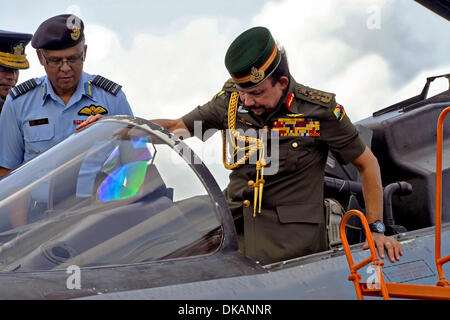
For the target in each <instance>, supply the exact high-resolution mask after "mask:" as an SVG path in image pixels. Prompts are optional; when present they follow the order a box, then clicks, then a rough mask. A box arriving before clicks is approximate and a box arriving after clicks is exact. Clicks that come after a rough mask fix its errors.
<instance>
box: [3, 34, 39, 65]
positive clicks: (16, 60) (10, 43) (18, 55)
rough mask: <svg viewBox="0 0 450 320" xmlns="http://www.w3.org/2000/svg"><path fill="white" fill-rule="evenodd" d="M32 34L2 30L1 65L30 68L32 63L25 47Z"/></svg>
mask: <svg viewBox="0 0 450 320" xmlns="http://www.w3.org/2000/svg"><path fill="white" fill-rule="evenodd" d="M32 37H33V35H32V34H28V33H17V32H11V31H4V30H0V66H3V67H6V68H11V69H28V68H29V67H30V63H29V62H28V60H27V55H26V54H25V47H26V46H27V45H28V43H29V42H30V40H31V38H32Z"/></svg>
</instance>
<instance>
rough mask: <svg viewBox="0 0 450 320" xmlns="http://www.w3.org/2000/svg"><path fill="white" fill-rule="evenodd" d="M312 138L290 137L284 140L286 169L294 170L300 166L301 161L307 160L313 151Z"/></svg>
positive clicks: (313, 143)
mask: <svg viewBox="0 0 450 320" xmlns="http://www.w3.org/2000/svg"><path fill="white" fill-rule="evenodd" d="M314 145H315V142H314V138H310V137H300V138H291V139H289V141H286V142H285V146H284V149H285V153H286V171H288V172H291V171H296V170H298V169H299V168H301V167H302V163H304V162H308V161H309V160H308V159H309V158H310V157H311V153H312V152H313V151H314Z"/></svg>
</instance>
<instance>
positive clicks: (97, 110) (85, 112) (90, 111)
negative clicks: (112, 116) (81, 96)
mask: <svg viewBox="0 0 450 320" xmlns="http://www.w3.org/2000/svg"><path fill="white" fill-rule="evenodd" d="M97 114H101V115H104V114H108V110H106V109H105V108H103V107H101V106H94V105H91V106H90V107H84V108H83V109H81V110H80V112H78V115H79V116H95V115H97Z"/></svg>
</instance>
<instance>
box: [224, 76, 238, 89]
mask: <svg viewBox="0 0 450 320" xmlns="http://www.w3.org/2000/svg"><path fill="white" fill-rule="evenodd" d="M222 90H224V91H228V92H230V91H236V83H235V82H234V81H233V79H231V78H230V79H228V80H227V82H225V84H224V85H223V89H222Z"/></svg>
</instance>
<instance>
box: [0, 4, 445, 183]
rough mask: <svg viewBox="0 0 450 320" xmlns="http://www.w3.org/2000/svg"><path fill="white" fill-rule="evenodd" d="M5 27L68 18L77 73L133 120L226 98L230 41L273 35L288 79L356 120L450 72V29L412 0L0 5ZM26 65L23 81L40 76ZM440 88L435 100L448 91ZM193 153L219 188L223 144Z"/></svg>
mask: <svg viewBox="0 0 450 320" xmlns="http://www.w3.org/2000/svg"><path fill="white" fill-rule="evenodd" d="M0 1H1V2H2V10H1V11H0V29H3V30H10V31H16V32H28V33H34V32H35V31H36V29H37V28H38V26H39V25H40V24H41V23H42V22H43V21H44V20H46V19H48V18H50V17H52V16H55V15H58V14H63V13H75V14H77V15H78V16H80V17H81V18H82V19H83V21H84V23H85V26H86V29H85V33H86V39H87V45H88V52H87V61H86V64H85V67H84V70H85V71H86V72H88V73H90V74H100V75H102V76H104V77H107V78H109V79H111V80H113V81H115V82H117V83H119V84H121V85H122V86H123V90H124V92H125V94H126V95H127V97H128V100H129V102H130V104H131V106H132V109H133V111H134V114H135V115H136V116H138V117H142V118H145V119H157V118H179V117H181V116H182V115H184V114H186V113H187V112H189V111H190V110H192V109H193V108H194V107H196V106H198V105H202V104H204V103H206V102H208V101H209V100H211V99H212V97H213V96H214V95H215V94H216V93H218V92H219V91H221V88H222V86H223V84H224V82H225V81H226V80H227V79H228V78H229V75H228V74H227V71H226V69H225V65H224V57H225V53H226V51H227V49H228V46H229V45H230V44H231V42H232V41H233V40H234V39H235V38H236V37H237V36H238V35H239V34H240V33H242V32H244V31H245V30H247V29H249V28H251V27H253V26H266V27H268V28H269V29H270V30H271V32H272V34H273V36H274V38H275V39H276V40H277V42H278V43H279V45H280V46H282V47H284V48H285V49H286V51H287V54H288V59H289V64H290V68H291V73H292V75H293V76H294V78H295V80H296V81H297V82H299V83H302V84H304V85H307V86H310V87H313V88H317V89H320V90H323V91H328V92H333V93H335V94H336V95H337V98H336V99H337V101H338V102H339V103H340V104H342V105H344V107H345V109H346V112H347V114H348V115H349V116H350V119H351V120H352V121H358V120H362V119H364V118H367V117H369V116H371V115H372V113H373V112H375V111H376V110H379V109H381V108H384V107H387V106H389V105H392V104H394V103H396V102H399V101H401V100H404V99H407V98H409V97H411V96H413V95H417V94H419V93H420V92H421V91H422V89H423V86H424V85H425V82H426V78H427V77H430V76H435V75H440V74H446V73H450V59H449V55H448V52H450V41H449V39H450V37H449V34H450V24H449V23H448V22H447V21H446V20H445V19H443V18H441V17H439V16H437V15H435V14H434V13H432V12H431V11H429V10H427V9H425V8H424V7H422V6H421V5H419V4H418V3H416V2H415V1H412V0H389V1H388V0H318V1H308V0H245V1H244V0H227V1H217V0H189V1H180V0H164V1H153V0H128V1H123V0H120V1H118V0H108V1H107V0H96V1H95V2H94V1H87V0H82V1H75V0H59V1H50V0H41V1H30V0H25V1H24V2H23V4H22V5H23V6H24V7H26V8H23V9H20V10H18V8H17V3H14V2H12V1H8V2H7V1H5V0H0ZM27 54H28V58H29V60H30V63H31V65H32V67H31V68H30V69H29V70H26V71H23V72H21V74H20V79H19V81H20V82H22V81H26V80H28V79H29V78H32V77H40V76H42V75H44V70H43V68H42V66H40V65H39V62H38V60H37V58H36V54H35V51H34V50H33V49H32V48H31V46H28V47H27ZM448 86H449V84H448V81H447V80H444V79H441V80H436V83H435V85H433V86H432V88H431V90H430V94H436V93H439V92H441V91H444V90H446V89H448ZM188 141H189V142H188V144H189V145H190V146H191V147H193V148H194V150H195V151H196V152H197V153H198V154H199V155H200V157H201V158H203V160H204V161H205V163H206V165H207V166H208V167H209V168H210V170H211V171H212V172H213V174H214V175H215V176H216V178H217V180H218V182H219V185H220V186H221V187H224V186H226V183H227V182H228V178H227V176H228V173H229V172H227V171H226V170H225V169H223V166H222V165H221V148H217V146H218V144H221V141H220V136H218V135H216V136H214V137H213V138H211V139H210V140H208V142H207V143H205V144H202V143H200V142H199V141H195V140H194V139H189V140H188Z"/></svg>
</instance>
